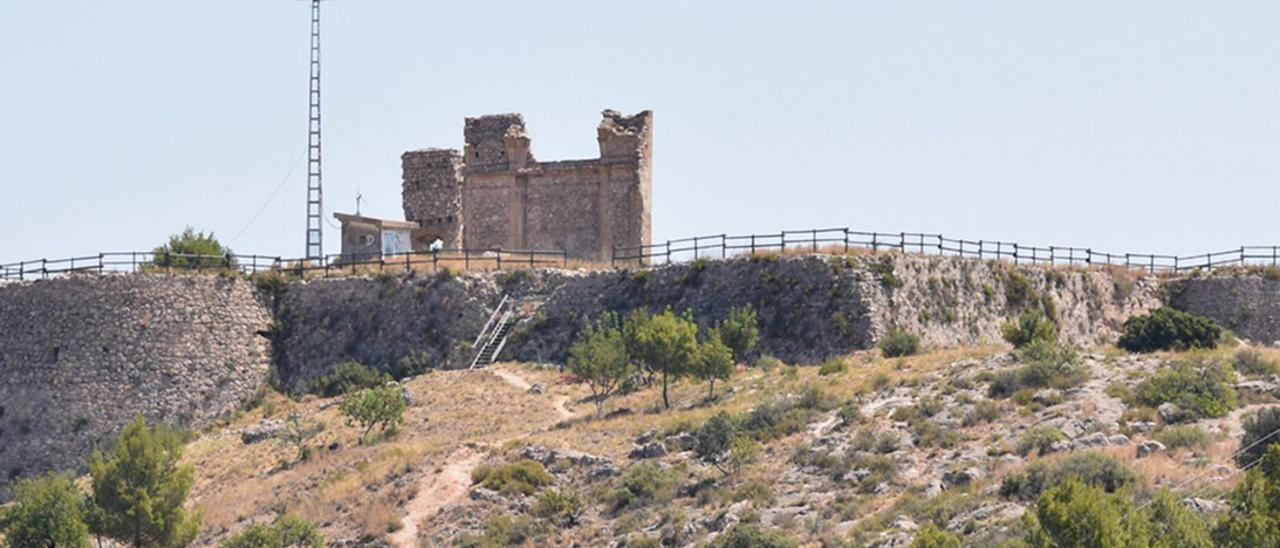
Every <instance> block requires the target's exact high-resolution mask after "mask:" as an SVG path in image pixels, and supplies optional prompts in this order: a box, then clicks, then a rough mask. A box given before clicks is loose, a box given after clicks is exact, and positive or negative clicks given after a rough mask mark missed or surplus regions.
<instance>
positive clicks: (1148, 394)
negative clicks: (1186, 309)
mask: <svg viewBox="0 0 1280 548" xmlns="http://www.w3.org/2000/svg"><path fill="white" fill-rule="evenodd" d="M1234 382H1235V375H1234V373H1232V371H1231V367H1230V366H1229V365H1227V364H1226V363H1223V362H1222V361H1221V360H1219V359H1216V358H1214V357H1212V356H1207V355H1193V356H1188V357H1187V358H1185V359H1181V360H1177V361H1175V362H1173V363H1172V364H1170V365H1169V366H1167V367H1164V368H1162V369H1160V370H1159V371H1157V372H1156V374H1155V375H1154V376H1152V377H1151V378H1150V379H1147V380H1146V381H1144V382H1143V383H1142V384H1139V385H1138V389H1137V390H1136V392H1135V396H1136V398H1137V401H1138V403H1140V404H1142V405H1147V406H1150V407H1158V406H1160V405H1161V404H1166V403H1171V404H1173V405H1175V406H1177V413H1176V414H1175V415H1174V416H1170V417H1167V419H1174V420H1175V421H1176V420H1192V419H1200V418H1206V417H1221V416H1222V415H1225V414H1227V412H1228V411H1231V410H1232V409H1235V407H1236V391H1235V388H1233V386H1232V385H1233V383H1234Z"/></svg>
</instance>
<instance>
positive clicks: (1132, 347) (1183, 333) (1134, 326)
mask: <svg viewBox="0 0 1280 548" xmlns="http://www.w3.org/2000/svg"><path fill="white" fill-rule="evenodd" d="M1221 335H1222V328H1221V327H1219V326H1218V324H1217V323H1215V322H1214V321H1213V320H1210V319H1208V318H1202V317H1200V316H1194V315H1191V314H1187V313H1185V312H1179V311H1177V310H1174V309H1172V308H1169V307H1160V308H1157V309H1156V310H1154V311H1152V312H1151V313H1149V314H1143V315H1141V316H1134V317H1132V318H1129V319H1128V320H1125V322H1124V335H1121V336H1120V340H1119V341H1118V342H1117V343H1116V346H1119V347H1120V348H1123V349H1125V350H1128V351H1130V352H1154V351H1156V350H1188V349H1192V348H1214V347H1216V346H1217V345H1218V338H1219V337H1220V336H1221Z"/></svg>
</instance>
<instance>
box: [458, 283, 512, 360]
mask: <svg viewBox="0 0 1280 548" xmlns="http://www.w3.org/2000/svg"><path fill="white" fill-rule="evenodd" d="M507 301H508V295H503V296H502V300H501V301H498V306H497V307H496V308H494V309H493V314H490V315H489V320H488V321H486V322H485V323H484V327H483V328H481V329H480V334H479V335H477V336H476V340H475V342H473V343H471V349H472V350H473V351H474V352H475V355H474V356H472V357H471V365H470V367H468V368H467V369H475V368H476V364H478V363H479V362H480V356H483V355H484V349H485V348H487V347H488V346H489V345H490V344H493V339H494V338H495V337H497V335H498V332H499V331H501V330H502V325H503V324H504V323H505V322H506V321H507V320H508V319H509V318H510V317H511V311H510V310H507V311H505V312H504V308H505V307H506V305H507ZM491 328H492V329H491ZM482 341H483V344H481V342H482ZM502 343H503V344H506V340H503V341H502ZM499 349H501V348H499Z"/></svg>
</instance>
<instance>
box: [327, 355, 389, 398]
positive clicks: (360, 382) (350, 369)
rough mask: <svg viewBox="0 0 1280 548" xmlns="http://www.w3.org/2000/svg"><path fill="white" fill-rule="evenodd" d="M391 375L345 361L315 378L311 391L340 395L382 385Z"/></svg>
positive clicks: (354, 362) (330, 395)
mask: <svg viewBox="0 0 1280 548" xmlns="http://www.w3.org/2000/svg"><path fill="white" fill-rule="evenodd" d="M390 381H391V376H390V375H388V374H386V373H383V372H381V371H378V370H376V369H373V368H371V367H369V366H367V365H365V364H362V363H360V362H357V361H345V362H342V363H339V364H338V365H335V366H334V367H333V370H332V371H330V372H329V374H327V375H324V376H322V377H320V378H319V379H316V381H315V382H314V383H313V384H312V388H311V391H312V392H316V393H319V394H321V395H323V396H325V397H329V398H331V397H334V396H341V395H343V394H346V393H348V392H353V391H356V390H362V389H365V388H374V387H378V386H382V385H384V384H386V383H388V382H390Z"/></svg>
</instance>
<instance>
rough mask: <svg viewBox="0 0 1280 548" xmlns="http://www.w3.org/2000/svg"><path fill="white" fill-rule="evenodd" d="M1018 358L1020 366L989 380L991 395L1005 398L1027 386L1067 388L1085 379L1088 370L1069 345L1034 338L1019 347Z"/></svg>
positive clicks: (1087, 376)
mask: <svg viewBox="0 0 1280 548" xmlns="http://www.w3.org/2000/svg"><path fill="white" fill-rule="evenodd" d="M1019 357H1020V358H1021V359H1022V362H1023V365H1022V366H1021V367H1019V368H1017V369H1013V370H1009V371H1004V372H1001V373H999V374H997V375H996V376H995V377H994V378H992V379H991V387H990V390H989V395H990V396H991V397H993V398H1004V397H1009V396H1011V395H1013V394H1014V393H1015V392H1018V391H1019V390H1023V389H1028V388H1057V389H1065V388H1071V387H1074V386H1077V385H1079V384H1080V383H1083V382H1084V381H1086V380H1088V378H1089V373H1088V370H1087V369H1085V368H1084V367H1082V366H1081V365H1080V356H1079V353H1077V352H1076V351H1075V350H1074V349H1073V348H1071V347H1067V346H1061V345H1058V344H1057V343H1053V342H1048V341H1037V342H1034V343H1031V344H1029V345H1027V346H1026V347H1025V348H1023V349H1022V350H1021V351H1020V352H1019Z"/></svg>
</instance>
